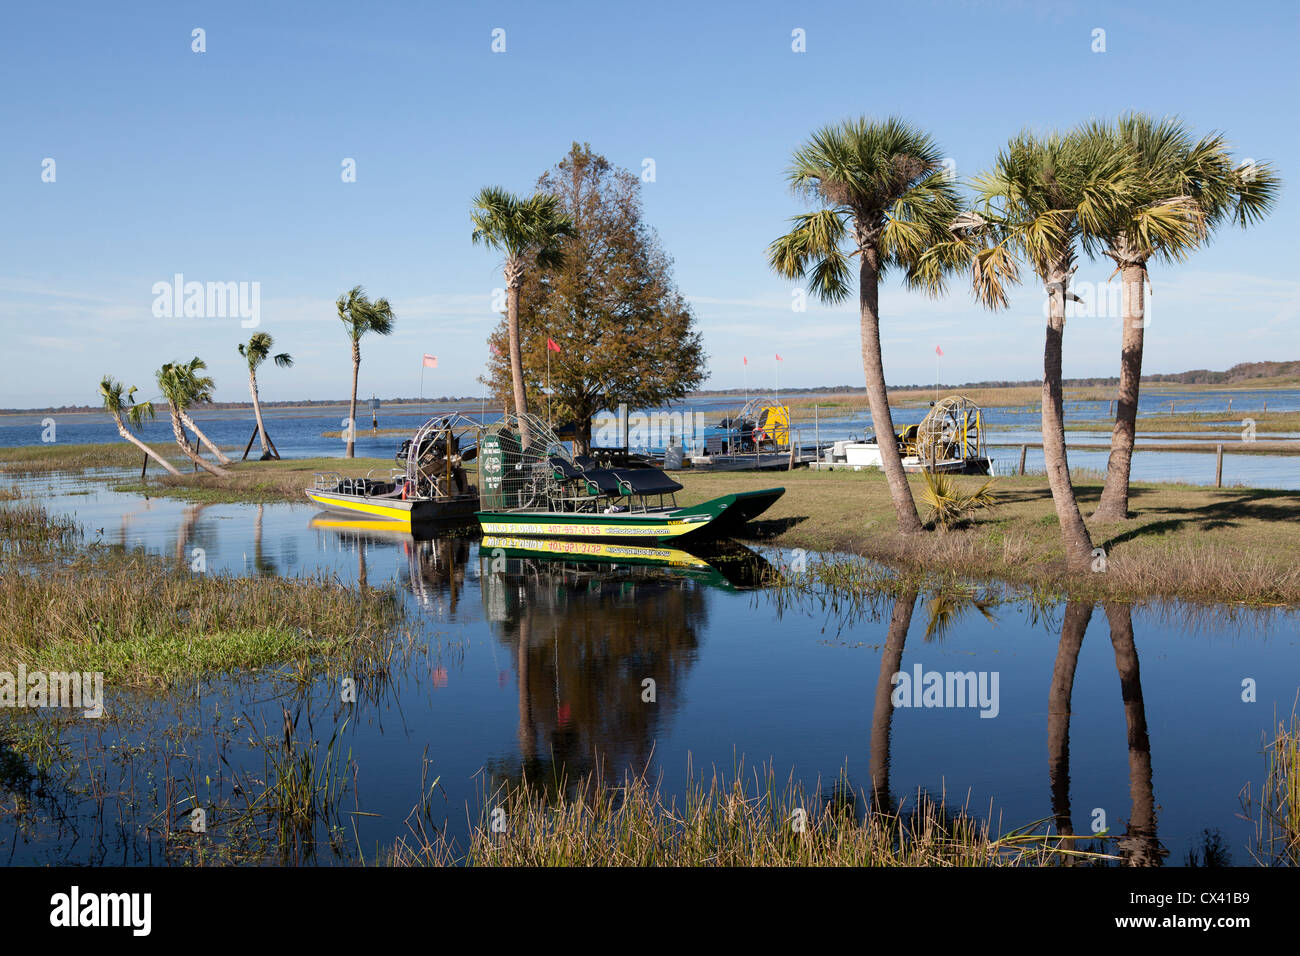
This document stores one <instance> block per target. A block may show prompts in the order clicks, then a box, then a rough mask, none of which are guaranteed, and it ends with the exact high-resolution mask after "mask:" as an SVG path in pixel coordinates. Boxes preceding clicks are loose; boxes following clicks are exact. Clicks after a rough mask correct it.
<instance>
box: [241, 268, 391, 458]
mask: <svg viewBox="0 0 1300 956" xmlns="http://www.w3.org/2000/svg"><path fill="white" fill-rule="evenodd" d="M334 304H335V305H336V306H338V310H339V321H340V322H342V323H343V327H344V328H345V329H346V330H347V333H348V338H349V339H351V340H352V401H351V403H350V404H349V405H348V450H347V457H348V458H353V457H355V452H356V437H357V427H356V422H357V376H358V375H359V374H360V372H361V337H362V336H363V335H365V334H366V333H367V332H374V333H375V334H376V335H389V334H391V333H392V331H393V323H394V322H395V321H396V318H397V317H396V316H395V315H393V309H392V306H390V305H389V304H388V300H387V299H376V300H375V301H374V302H371V301H370V299H368V298H367V297H366V290H365V289H363V288H361V286H359V285H357V286H353V287H352V288H351V289H350V290H348V292H346V293H345V294H343V295H341V296H339V297H338V301H337V302H335V303H334ZM276 361H277V362H278V361H279V359H277V360H276ZM259 424H260V419H259Z"/></svg>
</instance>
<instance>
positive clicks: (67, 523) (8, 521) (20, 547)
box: [0, 502, 81, 556]
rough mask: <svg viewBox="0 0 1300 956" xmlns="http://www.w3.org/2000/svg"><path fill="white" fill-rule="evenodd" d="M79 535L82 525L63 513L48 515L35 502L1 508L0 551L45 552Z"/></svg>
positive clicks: (9, 553) (70, 542)
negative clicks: (56, 515)
mask: <svg viewBox="0 0 1300 956" xmlns="http://www.w3.org/2000/svg"><path fill="white" fill-rule="evenodd" d="M80 539H81V528H80V526H79V525H78V524H77V522H76V521H75V520H74V519H73V518H70V517H68V516H66V515H64V516H59V517H53V518H52V517H50V514H49V512H48V511H46V510H45V508H44V507H42V506H41V505H39V504H36V503H35V502H30V503H29V502H24V503H23V504H19V505H7V506H5V507H3V508H0V555H2V556H31V555H34V554H37V555H44V554H48V553H51V552H54V551H60V550H64V549H67V548H70V547H71V546H72V545H74V544H75V543H76V542H77V541H79V540H80Z"/></svg>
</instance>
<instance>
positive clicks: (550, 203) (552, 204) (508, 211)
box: [470, 186, 573, 447]
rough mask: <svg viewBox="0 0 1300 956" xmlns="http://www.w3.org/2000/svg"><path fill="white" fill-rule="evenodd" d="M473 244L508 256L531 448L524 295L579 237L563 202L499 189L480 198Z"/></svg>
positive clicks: (517, 378)
mask: <svg viewBox="0 0 1300 956" xmlns="http://www.w3.org/2000/svg"><path fill="white" fill-rule="evenodd" d="M470 221H471V222H472V223H473V224H474V232H473V233H472V234H471V235H470V239H471V240H472V241H473V243H474V244H475V245H479V244H480V243H481V244H483V245H485V246H487V247H488V248H489V249H496V250H498V251H499V252H503V253H505V268H504V274H505V282H506V330H507V336H508V339H509V349H510V383H511V387H512V390H513V392H514V398H515V414H516V415H518V416H519V427H520V432H521V434H520V438H521V441H522V442H523V445H524V447H527V446H528V441H529V436H528V424H527V422H526V421H525V419H524V417H523V416H524V415H525V414H527V412H528V396H527V394H526V389H525V387H524V360H523V350H522V348H521V346H520V342H519V289H520V288H521V287H522V286H523V283H524V272H525V271H526V270H527V268H528V266H529V264H530V263H531V264H533V265H536V266H537V268H539V269H553V268H555V267H556V266H558V265H559V264H560V262H561V261H562V259H563V253H562V252H561V243H562V242H563V240H564V239H565V238H567V237H569V236H571V235H573V223H572V221H571V220H570V219H569V217H568V216H567V215H566V214H565V213H564V212H563V211H561V209H560V200H559V197H557V196H553V195H550V194H549V193H534V194H533V195H531V196H529V197H528V198H527V199H521V198H520V197H519V196H516V195H515V194H513V193H509V192H506V191H505V190H504V189H500V188H498V187H496V186H488V187H485V188H484V189H482V190H480V191H479V194H478V195H477V196H475V197H474V200H473V209H472V211H471V212H470Z"/></svg>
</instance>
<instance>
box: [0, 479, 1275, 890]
mask: <svg viewBox="0 0 1300 956" xmlns="http://www.w3.org/2000/svg"><path fill="white" fill-rule="evenodd" d="M28 487H29V488H30V489H31V490H33V491H35V490H38V489H39V490H43V491H44V492H45V493H46V494H47V496H48V504H49V505H50V507H51V508H52V509H53V510H55V511H73V512H75V513H76V514H77V516H78V517H79V518H80V519H81V520H82V521H84V522H85V524H86V526H87V527H88V528H89V529H90V530H91V537H92V538H93V537H96V536H99V537H100V539H101V540H105V541H108V542H111V543H121V544H125V545H128V546H138V547H143V548H147V549H149V550H151V551H155V552H159V553H161V554H163V555H167V556H174V555H177V554H180V555H189V554H191V553H192V551H191V550H190V549H192V548H194V547H202V548H203V549H204V550H205V552H206V557H207V562H208V567H209V570H210V571H218V570H229V571H233V572H235V573H239V574H258V573H262V574H300V573H309V572H316V571H327V572H330V573H333V574H336V575H338V577H339V578H341V579H342V580H344V581H348V582H355V581H357V580H358V579H359V578H361V577H362V576H364V578H365V580H366V582H367V583H368V584H369V585H370V586H380V585H383V584H385V583H389V582H391V583H393V584H395V585H396V587H397V588H398V590H399V592H400V594H401V595H402V598H403V600H404V601H405V602H406V603H407V605H408V607H409V609H410V613H411V617H412V619H413V621H414V622H415V624H416V625H417V629H416V632H415V633H416V645H417V646H416V649H415V650H414V651H413V652H412V654H411V655H410V656H409V657H408V658H407V659H406V660H405V661H404V663H401V664H400V665H397V666H395V667H394V669H393V675H392V680H391V681H390V682H388V683H378V684H376V683H373V682H366V681H362V687H363V693H362V694H361V697H360V700H359V702H358V703H356V704H355V705H344V704H341V703H340V702H339V690H338V685H337V683H336V682H335V681H334V680H331V679H326V678H319V679H317V680H315V681H314V682H312V683H310V684H309V685H306V686H303V685H299V684H296V683H293V682H288V681H281V682H277V681H274V680H270V679H266V678H257V677H253V678H244V679H241V680H238V681H233V680H219V681H208V682H204V683H203V684H201V685H200V686H197V687H185V688H179V689H177V690H176V691H174V692H173V693H171V694H169V695H166V696H162V697H159V696H156V695H155V696H150V695H146V694H141V693H125V692H118V693H116V694H113V695H111V696H110V698H109V701H108V705H107V714H106V716H105V717H103V718H101V719H100V720H98V721H95V720H84V719H73V720H67V721H65V722H64V724H63V727H62V730H61V734H62V741H63V743H64V745H65V746H66V747H67V751H66V754H67V756H66V763H67V765H68V766H69V767H71V768H72V769H74V770H75V771H76V773H75V779H74V780H73V781H70V782H69V785H68V786H67V787H65V786H63V785H60V784H59V783H58V782H57V780H56V779H55V778H51V779H50V781H49V782H47V783H46V784H45V785H43V786H41V787H38V788H37V789H36V791H35V792H29V793H28V795H27V797H26V798H25V800H23V801H16V800H15V798H14V796H13V794H11V793H10V794H6V795H4V798H3V800H0V859H6V860H9V861H12V862H40V863H45V862H63V861H75V862H88V863H126V864H139V863H159V862H164V861H165V860H167V859H171V860H173V861H179V860H184V859H188V858H189V857H187V855H186V852H187V851H185V850H184V849H183V848H182V847H180V846H178V845H173V848H172V851H171V853H170V855H169V854H167V853H165V852H164V849H163V846H162V843H161V841H160V840H159V838H158V832H159V828H160V826H161V824H160V821H161V820H162V819H163V818H164V817H165V816H167V815H168V814H170V816H171V818H172V819H173V820H174V821H175V823H176V825H177V826H178V827H179V828H180V829H182V830H183V829H184V828H185V825H186V822H187V820H188V816H187V814H188V812H189V809H190V808H191V807H192V803H190V802H188V801H189V800H190V799H191V798H192V796H193V795H194V794H197V796H198V799H199V802H200V803H202V804H204V805H205V806H216V805H221V804H223V803H224V804H230V805H234V806H238V805H239V802H240V797H239V795H238V794H237V793H236V792H234V791H233V781H234V779H235V778H236V777H239V776H240V775H241V774H242V775H251V776H252V777H254V778H257V777H260V776H262V775H263V774H264V773H265V765H264V760H263V756H262V754H261V753H260V752H259V751H257V750H256V749H255V748H252V747H250V746H249V744H248V738H249V737H250V736H252V737H258V736H262V735H263V734H264V735H265V736H266V737H269V738H272V739H274V738H277V737H279V736H280V735H281V734H282V727H283V720H284V718H283V713H284V711H283V708H287V709H288V710H289V712H290V713H291V715H297V716H298V734H299V735H300V736H302V737H306V736H310V737H312V738H314V739H316V740H319V741H321V742H322V744H323V743H324V742H325V741H328V740H329V739H330V737H331V735H333V734H335V733H336V732H337V733H338V734H339V738H338V739H339V743H338V745H337V746H338V748H339V750H340V751H350V752H351V756H352V759H353V760H354V761H355V764H356V776H355V783H353V782H352V779H353V778H352V777H351V775H349V777H348V780H349V784H348V792H347V795H346V798H345V800H344V804H345V812H343V813H342V814H341V816H340V817H339V818H338V819H337V820H336V821H334V830H333V831H332V833H331V832H330V831H329V830H327V829H324V828H321V829H320V831H319V832H318V834H317V842H316V843H315V844H314V846H311V847H298V848H297V849H296V850H294V851H293V852H292V853H291V854H290V855H289V859H293V860H303V861H307V862H316V863H333V862H349V861H353V860H355V859H356V853H357V851H358V848H359V849H360V850H361V851H363V852H364V854H365V856H366V858H367V859H373V858H374V857H375V854H376V852H377V849H378V848H380V847H383V846H387V845H390V844H391V843H392V842H393V841H394V840H395V839H396V838H398V837H400V836H402V835H404V834H407V833H408V827H409V825H410V824H409V822H408V818H409V817H410V814H411V812H412V809H413V808H414V807H416V805H417V804H419V803H420V801H421V796H422V793H426V792H427V793H430V794H432V797H431V800H430V802H428V803H427V804H426V809H427V818H428V819H432V820H435V821H436V822H437V823H438V824H439V825H445V826H446V832H447V833H448V834H449V835H451V836H453V837H463V835H464V833H465V830H466V817H467V809H466V807H467V804H468V805H469V806H471V807H473V808H475V812H476V811H477V808H478V806H479V802H478V794H479V793H480V792H481V790H482V787H483V782H484V779H485V777H484V772H485V771H486V773H487V774H488V775H491V776H494V777H497V778H500V777H514V776H517V775H518V774H519V772H520V768H521V767H527V768H528V769H529V772H530V773H531V774H532V775H533V777H534V779H546V780H549V779H552V778H553V776H554V775H556V774H557V773H558V768H560V767H565V768H567V769H568V770H569V772H570V774H575V773H582V772H585V771H587V770H590V769H591V768H592V767H593V766H594V763H595V760H596V759H597V757H599V758H601V759H603V760H604V761H605V763H606V766H607V768H608V769H609V771H611V772H612V773H615V774H617V773H618V772H621V770H622V769H623V768H625V767H630V768H632V769H635V770H642V769H645V768H647V767H648V768H649V770H650V772H651V773H652V775H653V774H662V776H663V781H664V785H665V787H666V788H667V789H669V790H678V789H680V788H681V787H682V786H683V784H684V782H685V781H686V779H687V774H688V767H693V768H694V772H695V773H696V774H699V773H705V774H710V773H711V772H712V769H713V768H715V767H716V768H718V769H720V770H723V771H726V772H728V773H730V772H731V771H732V769H733V767H735V766H736V765H737V764H738V763H739V762H740V761H741V760H742V759H743V761H744V763H745V766H746V767H748V768H750V771H751V773H752V769H753V768H755V767H758V766H761V765H770V766H771V767H772V768H773V769H774V771H775V772H776V774H777V776H778V778H779V779H784V778H785V777H786V776H787V775H789V774H791V773H793V774H794V775H795V776H796V777H797V778H798V779H800V780H802V781H803V782H804V783H805V784H807V785H808V787H809V788H810V789H812V790H814V791H816V789H817V783H818V781H819V780H820V781H821V784H822V788H823V789H827V788H829V786H830V784H831V783H832V782H833V781H834V780H835V778H836V777H837V776H838V775H839V774H840V773H847V774H848V777H849V779H850V780H851V782H852V783H853V785H854V786H855V787H858V788H862V789H865V790H870V788H871V786H872V781H873V780H874V781H875V782H876V783H877V785H878V786H880V787H881V788H882V789H883V790H884V791H886V792H888V793H889V794H891V795H892V798H893V800H894V801H895V802H899V801H903V802H904V805H906V801H907V800H908V799H909V798H911V797H914V796H915V794H916V792H917V790H918V788H922V789H924V790H927V791H929V792H931V793H933V794H936V795H938V794H940V793H946V795H947V800H948V802H949V804H950V805H954V806H959V805H963V804H966V805H968V806H969V807H970V808H971V809H972V810H973V811H974V812H975V813H977V814H980V815H984V814H986V813H987V812H988V811H989V808H990V807H992V808H993V812H994V814H995V816H996V817H997V818H1000V819H1001V821H1002V823H1003V824H1004V825H1005V826H1006V827H1011V826H1018V825H1022V824H1027V823H1030V822H1032V821H1038V820H1043V819H1045V818H1052V819H1053V820H1055V823H1056V825H1057V826H1059V827H1061V828H1062V829H1064V828H1067V827H1072V828H1073V829H1074V830H1075V831H1077V832H1079V833H1088V832H1090V830H1091V827H1092V824H1093V821H1094V820H1095V819H1098V814H1099V813H1100V814H1104V816H1105V818H1106V822H1107V824H1108V825H1109V826H1110V827H1111V830H1112V832H1113V833H1120V834H1123V833H1127V834H1128V836H1129V840H1128V842H1127V843H1126V846H1127V847H1129V852H1131V854H1132V855H1133V858H1134V859H1135V860H1144V861H1147V862H1161V861H1163V862H1164V863H1166V864H1168V865H1177V864H1181V863H1183V862H1184V860H1185V857H1186V854H1187V853H1188V851H1189V849H1191V848H1193V847H1197V846H1200V845H1201V843H1202V841H1203V838H1204V832H1205V831H1206V830H1211V831H1219V833H1220V834H1221V835H1222V837H1223V839H1224V841H1225V843H1226V845H1227V847H1228V849H1229V851H1230V853H1231V854H1232V860H1233V861H1234V862H1237V863H1248V862H1249V860H1250V857H1249V843H1250V838H1251V833H1252V826H1251V824H1250V823H1248V822H1246V821H1244V820H1242V819H1240V818H1239V816H1238V815H1239V813H1240V812H1241V801H1240V794H1241V791H1242V789H1243V787H1245V786H1247V785H1248V784H1251V785H1253V787H1254V789H1255V791H1256V792H1258V788H1259V784H1260V781H1261V780H1262V779H1263V776H1264V772H1265V769H1264V760H1263V757H1262V755H1261V744H1262V739H1263V735H1264V734H1265V733H1266V732H1268V731H1269V730H1270V729H1271V728H1272V727H1273V726H1274V725H1275V720H1276V719H1277V718H1279V717H1282V716H1286V715H1290V714H1291V712H1292V708H1293V705H1294V703H1295V700H1296V695H1297V689H1298V688H1297V684H1298V678H1300V643H1298V642H1297V626H1296V625H1297V623H1298V622H1300V617H1298V616H1297V615H1296V614H1294V613H1283V612H1277V613H1249V612H1243V611H1240V610H1236V611H1234V610H1232V609H1220V610H1217V611H1214V610H1197V609H1192V608H1186V607H1181V606H1177V605H1175V606H1169V607H1163V608H1150V607H1137V608H1134V609H1131V610H1130V609H1129V608H1127V607H1111V608H1101V607H1097V608H1092V607H1088V606H1085V605H1071V606H1069V607H1066V606H1056V607H1050V608H1046V609H1042V608H1039V609H1037V610H1035V609H1033V608H1031V607H1029V606H1027V605H1024V604H1021V603H1017V602H1009V603H1006V602H1004V603H997V602H994V603H992V604H988V603H986V604H985V606H984V608H983V609H982V610H981V609H980V608H979V607H976V606H974V605H971V604H967V605H965V606H964V607H963V606H956V607H953V606H951V605H947V604H936V603H935V602H934V601H933V600H932V598H931V597H930V596H928V595H924V594H922V595H920V596H917V597H916V598H910V597H905V598H902V599H899V600H894V599H892V598H885V597H881V598H878V599H875V600H871V601H867V602H865V603H861V604H858V605H856V606H852V607H848V606H840V607H834V606H831V605H826V604H824V603H823V602H822V601H820V600H807V601H803V602H794V603H790V602H789V601H783V600H781V599H780V598H779V597H778V595H776V594H774V593H772V592H769V591H764V590H756V589H753V588H750V587H748V584H749V583H750V581H751V578H750V576H749V574H748V572H749V571H750V570H752V568H751V565H752V564H753V563H754V562H758V563H761V562H764V561H767V562H780V561H784V560H787V559H788V558H789V557H790V556H789V555H785V554H782V553H780V552H776V551H771V550H768V551H763V552H761V553H757V554H756V555H755V556H754V557H752V558H750V559H748V560H739V561H736V560H733V561H731V562H723V561H718V562H717V565H716V566H717V567H719V568H722V569H724V571H725V573H719V574H713V575H709V574H705V573H694V574H685V573H673V572H671V571H666V570H661V569H653V568H642V567H631V566H624V567H618V568H610V567H608V566H590V565H580V564H575V563H570V562H557V561H547V560H542V559H536V558H527V559H520V558H511V559H508V560H506V561H505V562H504V564H501V563H500V562H499V561H498V562H497V563H495V564H494V562H493V559H492V556H490V555H487V554H481V553H480V551H479V547H478V543H477V542H476V541H474V540H472V539H471V538H467V537H460V538H446V539H441V540H433V541H415V540H413V539H411V538H410V537H407V536H404V535H401V534H398V533H392V532H389V533H381V532H376V531H371V530H357V529H355V528H348V527H339V526H337V523H336V522H334V521H322V520H320V519H319V517H318V516H317V513H316V512H315V510H314V509H313V508H311V507H307V506H298V505H274V506H272V505H266V506H261V507H257V506H244V505H212V506H195V505H187V504H184V503H179V502H174V501H165V500H154V501H147V502H146V501H142V500H140V499H137V498H134V497H130V496H124V495H119V494H116V493H113V492H109V491H105V490H103V489H102V488H101V487H97V486H85V485H83V484H81V483H80V482H78V481H77V480H75V479H70V478H69V479H55V480H53V481H51V480H49V479H40V480H39V481H32V482H28ZM81 491H89V492H90V493H89V494H76V492H81ZM733 557H734V556H733ZM986 597H990V598H992V597H996V595H986ZM1130 629H1131V630H1130ZM918 667H919V668H921V670H922V672H927V671H937V672H941V673H942V672H961V673H965V672H975V673H976V674H980V675H983V676H984V678H985V680H986V687H990V688H991V686H992V685H991V684H989V683H987V682H988V681H991V680H992V678H993V675H996V680H997V684H996V687H997V695H996V697H995V698H994V699H993V704H994V706H990V707H985V708H984V711H985V712H992V710H994V709H996V716H989V717H981V716H980V713H981V711H980V709H979V708H976V707H969V706H968V707H957V706H949V707H898V708H894V707H892V706H890V701H889V692H890V690H891V686H890V683H889V677H890V675H892V674H894V673H896V672H899V671H902V672H906V673H908V674H912V673H913V672H914V670H915V668H918ZM647 677H649V678H652V679H653V680H654V681H655V682H656V685H657V701H656V702H655V703H644V702H643V701H642V681H643V680H644V679H645V678H647ZM1247 679H1250V680H1253V681H1255V682H1256V684H1257V691H1256V695H1257V699H1256V701H1255V702H1254V703H1245V702H1243V700H1242V682H1243V681H1244V680H1247ZM35 719H36V720H38V721H42V720H48V719H49V714H48V712H44V713H42V714H40V715H38V716H37V718H35ZM32 720H33V718H32V717H31V716H30V715H28V714H7V715H4V716H0V721H3V722H4V724H3V725H4V727H5V728H6V730H8V731H9V732H11V733H16V732H20V731H21V732H28V733H29V732H30V731H31V726H32V724H31V721H32ZM309 721H310V729H308V723H309ZM250 723H251V725H252V726H251V728H250ZM426 759H427V761H428V763H427V765H426V763H425V761H426ZM435 778H436V781H437V783H436V786H433V783H434V780H435ZM166 779H173V780H174V781H179V782H176V783H173V785H172V786H171V787H168V786H166V785H165V784H164V783H163V782H162V781H164V780H166ZM92 780H93V782H94V783H93V787H92V786H91V781H92ZM13 781H14V777H13V775H12V770H10V771H9V772H8V773H7V774H6V776H5V778H4V789H6V790H8V789H10V788H12V787H13V786H14V783H13ZM88 789H89V791H90V792H91V793H92V794H96V795H98V797H97V798H91V797H87V796H86V795H85V791H86V790H88ZM78 790H80V791H82V792H81V793H78V792H76V791H78ZM17 806H22V807H23V808H24V811H23V812H21V813H20V812H15V807H17ZM168 808H170V809H168ZM227 818H228V816H223V815H222V814H221V813H214V816H213V818H212V820H211V830H212V832H215V833H220V832H221V829H220V828H221V826H222V825H223V823H222V821H223V820H225V819H227ZM331 837H332V839H331ZM183 842H184V841H181V843H183Z"/></svg>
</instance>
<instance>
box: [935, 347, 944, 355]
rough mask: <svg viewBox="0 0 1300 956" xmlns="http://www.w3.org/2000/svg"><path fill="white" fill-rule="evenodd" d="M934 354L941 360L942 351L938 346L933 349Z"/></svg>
mask: <svg viewBox="0 0 1300 956" xmlns="http://www.w3.org/2000/svg"><path fill="white" fill-rule="evenodd" d="M934 354H935V355H937V356H939V358H943V349H941V348H939V346H937V345H936V346H935V347H934Z"/></svg>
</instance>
